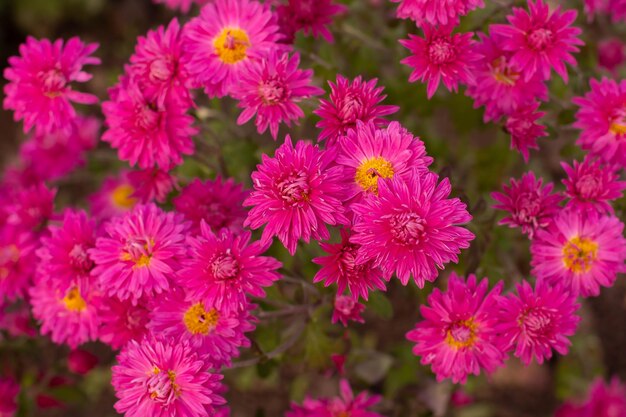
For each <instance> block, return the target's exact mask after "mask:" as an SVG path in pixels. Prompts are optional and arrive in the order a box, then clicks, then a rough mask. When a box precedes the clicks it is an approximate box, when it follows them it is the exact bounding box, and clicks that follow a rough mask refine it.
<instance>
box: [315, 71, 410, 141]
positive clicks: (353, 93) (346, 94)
mask: <svg viewBox="0 0 626 417" xmlns="http://www.w3.org/2000/svg"><path fill="white" fill-rule="evenodd" d="M376 82H377V79H376V78H374V79H372V80H369V81H363V80H362V78H361V76H360V75H359V76H358V77H356V78H355V79H354V80H353V81H350V80H349V79H347V78H345V77H343V76H341V75H337V81H336V83H335V84H333V83H332V82H331V81H329V82H328V85H329V86H330V97H329V100H324V99H321V100H320V106H319V108H318V109H317V110H315V111H314V112H313V113H314V114H316V115H318V116H319V117H320V118H321V119H322V120H320V121H319V122H317V124H316V125H315V126H316V127H318V128H320V129H322V132H321V133H320V135H319V137H318V140H319V141H322V140H324V139H329V140H330V141H331V142H334V141H335V140H336V139H337V138H338V137H340V136H343V135H345V134H346V132H348V130H349V129H353V128H354V127H356V122H357V120H360V121H362V122H363V123H367V122H369V121H372V122H374V123H375V124H376V126H384V125H386V124H387V123H388V121H387V120H385V119H384V118H383V116H388V115H390V114H393V113H395V112H397V111H398V109H399V107H398V106H389V105H380V104H379V103H380V102H381V101H383V100H384V99H385V98H386V97H387V96H386V95H385V94H383V90H384V89H385V88H384V87H376Z"/></svg>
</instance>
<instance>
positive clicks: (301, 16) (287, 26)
mask: <svg viewBox="0 0 626 417" xmlns="http://www.w3.org/2000/svg"><path fill="white" fill-rule="evenodd" d="M347 10H348V8H347V7H346V6H344V5H342V4H337V3H336V2H335V0H287V2H286V3H283V4H280V5H279V6H278V7H276V14H277V17H278V21H279V23H280V28H281V32H282V33H283V34H284V35H285V38H286V39H287V41H288V42H290V43H292V42H293V40H294V37H295V34H296V32H299V31H302V33H304V34H305V35H307V36H308V35H311V36H313V37H315V38H317V37H319V36H321V37H323V38H324V39H325V40H326V41H327V42H333V35H332V33H330V30H328V27H327V26H328V25H330V24H331V23H332V22H333V18H334V17H335V16H336V15H339V14H342V13H345V12H346V11H347Z"/></svg>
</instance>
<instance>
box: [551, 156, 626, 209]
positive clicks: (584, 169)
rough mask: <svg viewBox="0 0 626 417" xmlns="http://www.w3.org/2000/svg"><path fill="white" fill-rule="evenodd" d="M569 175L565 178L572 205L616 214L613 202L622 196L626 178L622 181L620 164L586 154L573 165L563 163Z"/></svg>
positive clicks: (570, 205)
mask: <svg viewBox="0 0 626 417" xmlns="http://www.w3.org/2000/svg"><path fill="white" fill-rule="evenodd" d="M561 166H562V167H563V169H564V170H565V173H566V174H567V178H566V179H564V180H563V184H564V185H565V196H566V197H568V198H569V201H568V202H567V206H568V207H573V208H575V209H577V210H582V211H594V210H595V211H599V212H605V213H608V214H613V207H612V206H611V204H610V201H613V200H617V199H619V198H621V197H622V194H623V191H624V189H626V181H620V176H619V174H618V169H617V168H618V167H615V166H610V165H609V166H607V165H603V164H602V163H601V161H600V160H594V159H593V158H592V157H589V156H586V157H585V159H584V160H583V161H582V162H578V161H574V163H573V164H572V166H570V165H568V164H567V163H566V162H561Z"/></svg>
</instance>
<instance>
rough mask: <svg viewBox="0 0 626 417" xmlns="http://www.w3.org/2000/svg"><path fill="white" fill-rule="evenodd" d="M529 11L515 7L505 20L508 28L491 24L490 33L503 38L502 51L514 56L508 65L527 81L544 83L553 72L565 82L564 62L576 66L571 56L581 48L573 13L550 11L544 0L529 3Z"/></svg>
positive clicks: (530, 0) (569, 11) (558, 10)
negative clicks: (540, 79) (515, 67)
mask: <svg viewBox="0 0 626 417" xmlns="http://www.w3.org/2000/svg"><path fill="white" fill-rule="evenodd" d="M528 10H529V11H528V12H527V11H526V10H524V9H522V8H519V7H514V8H513V14H512V15H509V16H508V17H507V20H508V21H509V23H510V25H491V26H490V27H489V31H490V33H493V34H495V35H500V36H502V37H504V38H505V39H506V40H505V41H504V43H503V48H504V49H505V50H507V51H511V52H512V53H513V56H512V57H511V62H512V63H513V64H515V65H517V66H518V67H519V68H520V70H521V73H522V74H523V76H524V79H525V80H526V81H528V80H530V79H531V78H532V77H533V76H534V75H535V74H539V76H540V77H542V78H543V79H544V80H547V79H549V78H550V70H551V69H554V71H555V72H556V73H557V74H559V75H560V76H561V77H562V78H563V80H564V81H565V82H567V79H568V77H567V68H566V66H565V63H568V64H570V65H572V66H576V59H574V57H573V56H572V54H571V53H572V52H578V51H579V49H578V46H580V45H584V42H583V41H581V40H580V39H579V37H578V36H579V35H580V33H581V30H580V29H579V28H577V27H572V26H571V24H572V23H574V20H576V14H577V13H576V10H568V11H566V12H564V13H561V7H560V6H559V7H557V8H556V10H554V11H552V12H550V7H549V6H548V4H546V3H544V2H543V0H536V1H534V2H533V1H532V0H529V1H528Z"/></svg>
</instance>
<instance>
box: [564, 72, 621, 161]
mask: <svg viewBox="0 0 626 417" xmlns="http://www.w3.org/2000/svg"><path fill="white" fill-rule="evenodd" d="M590 84H591V91H590V92H588V93H587V94H585V96H584V97H575V98H574V99H573V100H572V102H573V103H574V104H576V105H577V106H579V107H580V109H579V110H578V111H577V112H576V122H575V123H574V126H575V127H577V128H579V129H581V130H582V132H581V134H580V137H579V138H578V141H577V142H576V143H577V144H578V145H579V146H580V147H581V148H583V149H585V150H589V152H590V153H591V154H592V155H594V156H598V157H600V158H602V159H603V160H604V161H605V162H607V163H615V164H619V165H622V166H626V140H625V139H626V109H625V108H624V102H625V101H626V81H620V82H619V83H617V82H616V81H614V80H611V79H608V78H603V79H602V80H601V81H597V80H594V79H592V80H591V82H590Z"/></svg>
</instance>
